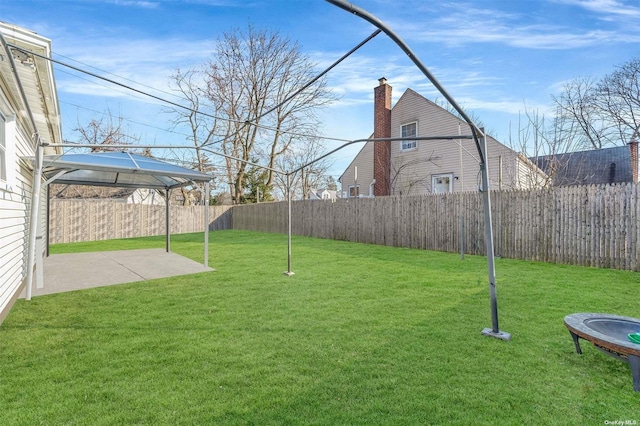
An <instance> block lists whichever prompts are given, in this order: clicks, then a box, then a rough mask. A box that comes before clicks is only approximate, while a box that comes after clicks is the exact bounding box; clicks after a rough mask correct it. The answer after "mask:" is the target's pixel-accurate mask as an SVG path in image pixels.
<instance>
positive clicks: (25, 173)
mask: <svg viewBox="0 0 640 426" xmlns="http://www.w3.org/2000/svg"><path fill="white" fill-rule="evenodd" d="M3 113H4V114H5V116H6V115H7V113H6V110H4V111H3ZM7 143H8V144H9V143H13V144H14V147H15V148H16V150H15V154H16V156H17V157H14V158H13V160H14V161H11V162H8V167H10V168H12V170H10V171H11V172H12V173H10V175H12V177H11V178H10V181H8V182H2V183H0V241H1V243H0V322H1V321H2V320H3V319H4V317H5V316H6V314H7V313H8V312H9V309H10V308H11V306H12V305H13V302H14V301H15V300H16V298H17V297H18V295H19V294H20V291H21V287H22V285H23V284H24V279H25V277H26V271H27V267H26V265H27V240H28V237H27V235H28V224H29V217H30V216H29V207H30V206H29V204H30V202H31V189H32V181H33V176H32V172H30V171H29V170H28V169H27V168H26V167H25V166H24V165H23V164H22V163H20V162H19V161H18V160H17V158H19V157H20V156H25V155H33V149H32V148H31V146H30V141H29V140H28V139H26V138H25V135H24V132H22V131H19V129H18V131H17V132H15V138H14V139H13V141H9V140H7Z"/></svg>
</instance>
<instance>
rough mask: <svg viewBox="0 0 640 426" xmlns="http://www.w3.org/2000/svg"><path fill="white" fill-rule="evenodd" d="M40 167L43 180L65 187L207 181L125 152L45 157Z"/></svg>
mask: <svg viewBox="0 0 640 426" xmlns="http://www.w3.org/2000/svg"><path fill="white" fill-rule="evenodd" d="M31 161H32V162H33V161H34V158H33V157H31ZM42 165H43V175H44V176H45V178H46V179H48V180H49V179H53V181H54V182H55V183H60V184H69V185H96V186H117V187H123V188H155V189H166V188H168V189H172V188H176V187H180V186H183V185H185V184H188V183H191V182H208V181H210V180H211V177H210V176H209V175H207V174H205V173H201V172H199V171H196V170H191V169H186V168H184V167H180V166H176V165H174V164H170V163H165V162H163V161H160V160H156V159H154V158H149V157H143V156H142V155H138V154H131V153H129V152H93V153H88V154H63V155H45V156H44V158H43V163H42Z"/></svg>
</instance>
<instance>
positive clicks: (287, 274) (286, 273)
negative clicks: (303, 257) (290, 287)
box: [283, 271, 296, 277]
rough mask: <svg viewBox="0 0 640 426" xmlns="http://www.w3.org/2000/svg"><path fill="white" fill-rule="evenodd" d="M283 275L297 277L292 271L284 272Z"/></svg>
mask: <svg viewBox="0 0 640 426" xmlns="http://www.w3.org/2000/svg"><path fill="white" fill-rule="evenodd" d="M283 274H284V275H286V276H288V277H290V276H291V275H295V274H296V273H295V272H291V271H284V272H283Z"/></svg>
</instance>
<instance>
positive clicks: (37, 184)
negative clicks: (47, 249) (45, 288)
mask: <svg viewBox="0 0 640 426" xmlns="http://www.w3.org/2000/svg"><path fill="white" fill-rule="evenodd" d="M35 139H36V144H35V145H36V152H35V159H36V167H35V169H34V170H33V187H32V188H31V212H30V213H31V218H30V219H29V253H27V288H26V293H25V299H26V300H31V291H32V287H33V267H34V263H35V262H34V260H35V258H36V255H37V254H36V234H37V232H38V220H39V217H40V189H41V188H42V185H41V184H42V156H43V147H41V146H40V136H39V135H38V133H36V134H35ZM40 256H42V253H40ZM41 272H42V271H40V273H41Z"/></svg>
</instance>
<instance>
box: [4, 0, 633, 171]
mask: <svg viewBox="0 0 640 426" xmlns="http://www.w3.org/2000/svg"><path fill="white" fill-rule="evenodd" d="M353 3H354V4H355V5H357V6H359V7H361V8H363V9H366V10H367V11H369V12H370V13H373V14H374V15H376V16H377V17H378V18H379V19H381V20H382V21H384V22H385V23H386V24H387V25H388V26H390V27H391V28H392V29H393V30H394V31H395V32H396V33H397V34H398V35H399V36H400V37H402V38H403V39H404V41H405V42H406V43H407V44H408V45H409V46H410V47H411V48H412V49H413V51H414V52H415V53H416V54H417V55H418V57H419V58H420V59H421V60H422V62H423V63H424V64H425V65H426V66H427V67H428V68H429V70H430V71H431V72H432V73H433V74H434V75H435V76H436V78H437V79H438V80H439V81H440V82H441V83H442V85H443V86H444V88H445V89H446V90H447V91H448V92H449V93H450V94H451V95H452V96H453V97H454V98H455V99H456V101H457V102H458V103H459V104H461V105H462V106H463V107H464V108H465V109H466V110H467V111H469V112H471V113H472V114H473V116H474V117H478V118H479V119H480V120H481V121H482V122H483V123H484V125H485V126H486V128H487V129H488V130H489V131H490V132H491V133H492V134H493V135H494V136H496V137H497V138H498V139H499V140H501V141H503V142H506V141H507V140H508V137H509V133H510V129H511V130H512V131H515V129H516V128H517V125H518V114H522V113H523V112H524V111H525V109H528V110H538V111H540V112H541V113H544V112H546V111H549V109H550V108H551V106H552V103H551V96H552V95H558V94H559V93H560V91H561V88H562V85H563V84H564V83H565V82H567V81H570V80H572V79H575V78H578V77H587V76H589V77H594V78H599V77H602V76H603V75H605V74H608V73H610V72H612V71H613V70H614V69H615V66H616V65H620V64H622V63H625V62H627V61H628V60H630V59H632V58H635V57H638V56H640V26H638V25H637V23H638V22H640V2H638V1H637V0H473V1H472V0H467V1H424V0H404V1H396V0H354V1H353ZM0 20H1V21H4V22H8V23H11V24H16V25H20V26H23V27H26V28H28V29H31V30H33V31H36V32H37V33H39V34H41V35H43V36H45V37H47V38H50V39H51V40H52V43H53V52H54V58H56V59H59V60H61V61H64V62H68V63H72V64H74V65H76V66H79V67H81V68H85V69H88V70H91V71H92V72H96V73H98V74H102V75H105V76H107V77H109V78H112V79H115V80H118V81H122V82H123V83H125V84H128V85H131V86H135V87H138V88H140V89H142V90H145V91H149V92H152V93H154V94H156V95H158V96H161V97H165V98H167V99H171V100H174V101H175V100H176V98H175V97H174V96H173V95H171V94H170V93H168V91H169V87H168V81H169V79H168V76H169V75H171V74H172V73H174V71H175V70H176V69H177V68H181V69H187V68H189V67H192V66H196V65H199V64H202V63H204V62H205V61H206V60H207V59H209V58H210V57H211V52H212V50H213V47H214V44H215V42H216V40H217V38H218V37H220V36H221V35H222V33H223V32H225V31H229V30H232V29H234V28H240V29H244V28H246V27H247V25H248V24H252V25H254V26H256V27H259V28H266V29H270V30H276V31H278V32H280V33H281V34H282V35H283V36H286V37H289V38H291V39H292V40H296V41H298V42H299V43H300V45H301V49H302V51H303V52H305V53H306V54H308V55H309V56H310V57H311V58H312V59H313V60H314V61H315V62H317V63H318V69H323V68H324V67H326V66H327V65H328V64H330V63H331V62H333V61H334V60H335V59H337V58H339V57H340V56H341V55H343V54H344V53H345V52H347V51H348V50H350V49H351V48H352V47H354V46H355V45H356V44H358V43H359V42H360V41H362V40H363V39H364V38H365V37H367V36H368V35H369V34H371V33H372V32H373V31H374V30H375V28H374V27H373V26H371V25H370V24H369V23H367V22H365V21H364V20H362V19H360V18H358V17H356V16H353V15H351V14H349V13H347V12H345V11H343V10H341V9H339V8H337V7H335V6H333V5H331V4H329V3H327V2H325V1H323V0H245V1H237V0H181V1H163V0H140V1H137V0H56V1H51V0H21V1H11V0H0ZM76 61H78V62H76ZM98 70H99V71H98ZM55 72H56V80H57V88H58V95H59V101H60V108H61V111H62V120H63V134H64V137H65V138H66V139H68V140H77V136H76V135H75V134H74V133H73V132H72V129H73V128H75V127H77V126H78V122H80V123H81V124H82V123H85V122H87V121H88V120H90V119H91V118H93V117H99V116H100V115H101V114H104V113H105V112H106V111H107V110H110V111H111V112H112V113H113V114H114V115H116V116H118V115H119V116H122V117H124V118H125V123H124V125H125V127H126V129H127V130H128V131H129V132H130V133H131V134H135V135H138V136H140V137H141V140H140V143H143V144H154V143H155V144H169V143H174V144H186V141H185V139H184V135H183V134H181V133H180V132H177V133H176V132H169V131H168V130H169V129H171V124H170V120H171V116H170V115H168V114H167V113H165V112H163V110H164V109H166V107H164V106H162V105H160V104H159V103H158V102H157V101H153V100H151V99H147V98H144V97H141V96H140V95H136V94H133V93H131V92H129V91H127V90H124V89H121V88H118V87H115V86H113V85H109V84H107V83H104V82H98V81H96V80H95V79H93V78H90V77H88V76H86V75H82V74H79V73H77V72H75V71H72V70H69V69H68V68H66V67H62V66H58V65H56V66H55ZM107 73H108V74H107ZM382 76H384V77H386V78H387V80H388V82H389V84H391V85H392V86H393V93H394V100H397V99H398V97H399V96H400V95H401V94H402V93H403V92H404V90H406V89H407V88H412V89H413V90H415V91H417V92H419V93H421V94H423V95H424V96H426V97H428V98H430V99H432V100H438V99H440V98H441V97H440V95H439V94H438V93H437V91H436V90H435V89H434V88H433V87H432V86H431V84H430V83H429V82H428V80H427V79H426V78H425V77H424V76H423V75H422V74H421V73H420V71H419V70H418V69H417V68H416V67H415V66H414V65H413V64H412V62H411V61H410V60H409V59H408V58H407V57H406V56H405V55H404V53H402V52H401V51H400V50H399V49H398V48H397V46H396V45H395V44H394V43H393V42H392V41H391V40H389V39H388V38H387V37H386V36H384V35H383V34H381V35H378V36H377V37H376V38H375V39H374V40H372V41H371V42H369V43H368V44H367V45H366V46H364V47H363V48H361V49H360V50H359V51H358V52H357V53H356V54H355V55H353V56H352V57H350V58H349V59H348V60H347V61H346V62H344V63H343V64H341V65H339V66H338V67H337V68H336V69H335V70H333V71H331V72H330V73H329V75H328V83H329V86H330V87H331V88H332V89H333V91H334V93H335V94H336V95H338V96H339V97H340V100H339V101H338V102H336V103H334V104H333V105H332V106H331V107H329V108H327V109H326V110H325V111H323V112H322V119H323V122H324V128H323V130H322V132H323V134H324V135H327V136H330V137H336V138H341V139H357V138H364V137H367V136H368V135H369V134H370V133H371V131H372V117H373V105H372V99H373V88H374V87H375V86H376V85H377V84H378V81H377V80H378V78H380V77H382ZM338 144H339V143H338V142H331V141H328V142H327V150H329V149H331V148H333V147H335V146H337V145H338ZM358 149H359V147H353V148H351V149H349V150H347V151H344V152H342V153H340V154H337V155H336V156H334V157H333V160H334V164H333V167H332V169H331V173H332V174H333V175H334V176H335V177H338V176H339V175H340V174H341V172H342V171H343V170H344V168H345V167H346V166H347V165H348V163H349V162H350V161H351V159H352V158H353V156H354V155H355V153H356V152H357V150H358Z"/></svg>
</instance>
